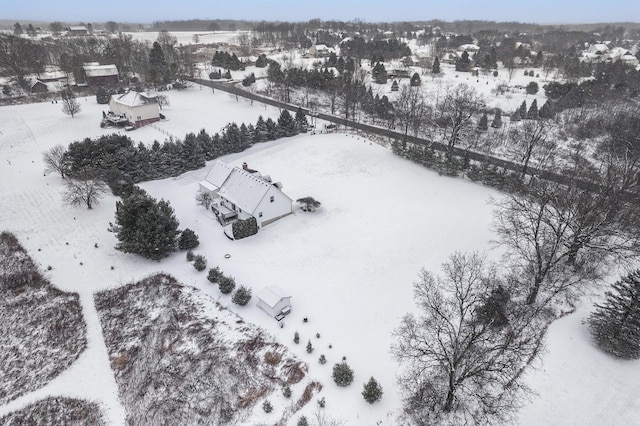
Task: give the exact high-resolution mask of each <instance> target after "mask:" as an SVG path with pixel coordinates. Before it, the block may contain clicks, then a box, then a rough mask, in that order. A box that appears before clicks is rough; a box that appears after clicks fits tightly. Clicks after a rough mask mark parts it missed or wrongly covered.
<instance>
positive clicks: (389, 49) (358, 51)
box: [340, 36, 411, 61]
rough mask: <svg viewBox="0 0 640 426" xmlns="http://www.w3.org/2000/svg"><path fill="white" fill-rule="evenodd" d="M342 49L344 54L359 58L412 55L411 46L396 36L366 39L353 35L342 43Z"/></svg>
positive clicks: (395, 57) (387, 58) (386, 58)
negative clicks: (386, 38) (385, 38)
mask: <svg viewBox="0 0 640 426" xmlns="http://www.w3.org/2000/svg"><path fill="white" fill-rule="evenodd" d="M340 51H341V53H342V55H344V56H350V57H353V58H357V59H366V58H372V57H374V56H375V57H376V58H383V60H384V61H388V60H390V59H397V58H402V57H403V56H411V49H410V48H409V46H408V45H407V44H406V43H404V42H401V41H400V40H398V39H396V38H392V39H389V40H375V39H374V40H365V39H364V38H362V37H358V36H356V37H352V38H350V39H348V40H345V41H343V42H342V43H341V44H340Z"/></svg>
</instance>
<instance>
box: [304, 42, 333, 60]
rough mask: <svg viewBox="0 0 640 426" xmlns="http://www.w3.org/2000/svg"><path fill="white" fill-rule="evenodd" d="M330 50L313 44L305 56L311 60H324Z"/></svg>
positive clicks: (323, 45) (321, 45) (322, 45)
mask: <svg viewBox="0 0 640 426" xmlns="http://www.w3.org/2000/svg"><path fill="white" fill-rule="evenodd" d="M331 51H332V50H331V49H329V48H328V47H327V45H325V44H314V45H313V46H311V47H310V48H309V50H308V51H307V54H308V55H309V56H311V57H313V58H324V57H327V56H329V53H331Z"/></svg>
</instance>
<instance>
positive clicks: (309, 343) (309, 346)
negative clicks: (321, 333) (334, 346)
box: [307, 340, 313, 354]
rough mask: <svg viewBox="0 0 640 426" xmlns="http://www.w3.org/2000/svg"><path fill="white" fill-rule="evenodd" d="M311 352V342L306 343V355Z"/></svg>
mask: <svg viewBox="0 0 640 426" xmlns="http://www.w3.org/2000/svg"><path fill="white" fill-rule="evenodd" d="M311 352H313V345H312V344H311V340H309V341H308V342H307V353H308V354H310V353H311Z"/></svg>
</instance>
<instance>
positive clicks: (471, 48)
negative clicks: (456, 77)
mask: <svg viewBox="0 0 640 426" xmlns="http://www.w3.org/2000/svg"><path fill="white" fill-rule="evenodd" d="M456 50H457V51H458V52H469V51H474V52H476V51H478V50H480V46H477V45H475V44H461V45H460V46H458V48H457V49H456Z"/></svg>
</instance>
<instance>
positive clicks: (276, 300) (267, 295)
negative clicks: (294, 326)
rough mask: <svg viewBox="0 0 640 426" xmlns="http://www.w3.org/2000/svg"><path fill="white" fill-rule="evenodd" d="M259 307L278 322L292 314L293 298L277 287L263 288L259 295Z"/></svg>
mask: <svg viewBox="0 0 640 426" xmlns="http://www.w3.org/2000/svg"><path fill="white" fill-rule="evenodd" d="M257 305H258V307H259V308H260V309H262V310H263V311H265V312H266V313H267V314H269V315H270V316H272V317H274V318H275V319H277V320H278V321H280V320H281V319H282V318H284V317H285V316H286V315H287V314H289V313H290V312H291V296H288V295H287V294H286V293H285V292H284V291H282V289H281V288H280V287H278V286H275V285H270V286H267V287H265V288H263V289H262V290H261V291H260V293H258V303H257Z"/></svg>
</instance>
